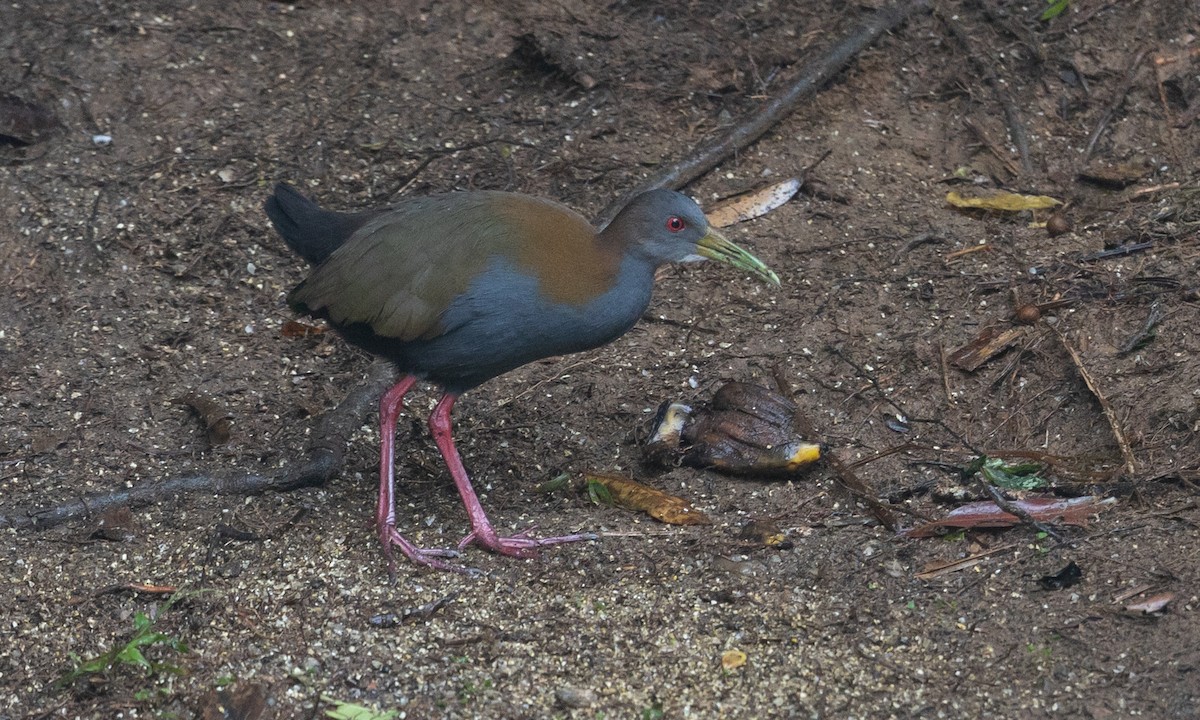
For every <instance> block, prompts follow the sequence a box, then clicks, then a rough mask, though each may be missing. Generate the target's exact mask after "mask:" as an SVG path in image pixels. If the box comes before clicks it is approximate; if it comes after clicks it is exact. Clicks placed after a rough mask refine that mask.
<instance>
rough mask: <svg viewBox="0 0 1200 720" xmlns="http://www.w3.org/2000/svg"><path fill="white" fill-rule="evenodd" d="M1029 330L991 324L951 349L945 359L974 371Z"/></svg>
mask: <svg viewBox="0 0 1200 720" xmlns="http://www.w3.org/2000/svg"><path fill="white" fill-rule="evenodd" d="M1027 332H1029V328H1028V327H1008V328H1005V327H999V326H996V325H992V326H989V327H986V328H984V329H982V330H980V331H979V334H978V335H976V336H975V339H974V340H972V341H971V342H969V343H967V344H966V345H963V346H962V347H960V348H958V349H956V350H953V351H951V352H950V354H949V355H947V356H946V359H947V360H949V361H950V364H951V365H953V366H955V367H957V368H961V369H963V370H966V371H967V372H974V371H975V370H977V369H978V368H979V367H981V366H982V365H983V364H984V363H986V362H987V361H988V360H991V359H992V358H994V357H996V356H997V355H999V354H1000V353H1002V352H1004V351H1005V350H1007V349H1008V348H1010V347H1012V346H1013V345H1014V344H1015V343H1016V342H1017V341H1019V340H1020V339H1021V338H1023V337H1025V334H1026V333H1027Z"/></svg>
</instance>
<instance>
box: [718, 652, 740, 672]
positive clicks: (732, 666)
mask: <svg viewBox="0 0 1200 720" xmlns="http://www.w3.org/2000/svg"><path fill="white" fill-rule="evenodd" d="M745 664H746V653H744V652H742V651H741V650H726V651H725V652H723V653H721V667H722V668H723V669H724V670H725V671H726V672H728V671H730V670H737V669H738V668H740V667H741V666H743V665H745Z"/></svg>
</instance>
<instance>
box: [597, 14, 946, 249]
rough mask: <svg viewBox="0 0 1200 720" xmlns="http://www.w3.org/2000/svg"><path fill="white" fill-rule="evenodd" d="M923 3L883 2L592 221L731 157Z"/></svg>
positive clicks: (609, 217) (678, 184)
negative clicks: (791, 76) (714, 134)
mask: <svg viewBox="0 0 1200 720" xmlns="http://www.w3.org/2000/svg"><path fill="white" fill-rule="evenodd" d="M929 7H930V0H912V1H910V2H901V3H896V4H894V5H888V6H886V7H884V8H883V9H881V10H879V11H878V12H876V13H875V14H874V15H872V16H871V17H870V18H868V19H867V21H866V22H865V23H863V24H862V26H861V27H860V28H859V29H858V30H856V31H854V32H853V33H851V34H850V35H849V36H847V37H846V38H844V39H843V40H842V41H841V42H839V43H837V44H836V45H834V46H833V47H831V48H829V49H828V50H827V51H826V52H825V54H824V55H822V56H821V57H818V58H817V59H816V60H814V61H813V62H812V63H810V64H809V65H808V67H806V68H805V69H804V70H803V71H802V72H801V73H800V75H799V77H797V78H796V79H795V80H794V81H793V82H792V84H791V86H790V87H788V89H787V91H786V92H784V93H783V94H782V95H780V96H779V97H777V98H775V99H774V100H772V101H771V102H769V103H767V104H766V105H764V106H763V107H761V108H759V109H757V110H755V111H754V112H752V113H750V114H749V115H748V116H746V117H745V118H743V120H742V122H740V123H739V124H737V125H735V126H734V127H733V128H731V129H730V130H729V132H728V133H726V134H725V136H724V137H722V138H720V139H718V140H716V141H714V142H712V143H710V144H709V145H706V146H703V147H700V148H697V149H696V150H695V151H694V152H692V153H691V155H689V156H688V157H686V158H684V159H683V160H680V161H679V162H677V163H675V164H673V165H668V166H666V167H664V168H662V169H661V170H659V171H658V172H656V173H654V174H653V175H651V176H650V177H648V178H646V180H645V182H643V183H642V184H641V185H640V186H639V187H638V188H637V189H636V190H633V191H630V192H629V193H627V194H625V195H623V196H621V197H619V198H617V199H616V200H615V201H613V202H612V203H610V204H609V205H608V207H606V208H604V210H602V211H601V212H600V215H599V222H598V224H599V225H602V226H603V225H607V224H608V223H609V221H611V220H612V219H613V217H615V216H616V214H617V211H618V210H620V209H621V208H623V207H625V205H626V204H627V203H628V202H629V201H630V200H631V199H632V198H633V196H634V195H637V194H639V193H643V192H646V191H647V190H653V189H655V188H661V187H670V188H681V187H683V186H684V185H687V184H688V183H690V182H691V181H693V180H695V179H696V178H698V177H700V176H701V175H703V174H704V173H706V172H708V171H709V170H712V169H713V168H714V167H716V166H717V165H718V164H720V163H721V162H722V161H724V160H726V159H728V158H730V157H732V156H733V155H734V153H736V152H738V151H739V150H742V149H743V148H746V147H749V146H750V145H751V144H753V143H754V141H755V140H758V139H759V138H760V137H762V136H763V135H764V134H766V132H767V131H768V130H770V129H771V128H772V127H774V126H775V125H776V124H778V123H779V122H780V121H781V120H783V119H784V118H785V117H787V116H788V115H790V114H791V113H792V111H793V110H795V109H796V106H798V105H799V104H800V102H801V101H802V100H805V99H807V98H809V97H810V96H812V95H815V94H816V92H817V90H819V89H820V88H821V86H822V85H824V84H825V83H827V82H829V80H831V79H832V78H833V76H834V75H836V74H837V73H838V72H840V71H841V70H842V68H844V67H845V66H846V65H847V64H848V63H849V62H850V61H851V60H853V59H854V58H855V56H857V55H858V54H859V53H861V52H862V51H863V50H865V49H866V48H867V47H868V46H870V45H871V43H873V42H875V40H877V39H878V38H879V36H880V35H883V34H884V33H886V32H888V31H890V30H893V29H895V28H896V27H898V26H899V25H900V24H902V23H903V22H904V21H905V20H907V19H908V17H909V16H910V15H912V14H913V13H915V12H918V11H922V12H924V11H927V10H928V9H929Z"/></svg>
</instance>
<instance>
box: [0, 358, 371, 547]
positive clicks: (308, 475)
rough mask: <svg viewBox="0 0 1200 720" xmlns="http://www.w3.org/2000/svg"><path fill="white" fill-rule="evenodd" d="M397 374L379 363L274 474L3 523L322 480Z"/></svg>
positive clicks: (99, 497)
mask: <svg viewBox="0 0 1200 720" xmlns="http://www.w3.org/2000/svg"><path fill="white" fill-rule="evenodd" d="M394 377H395V371H394V370H392V368H391V366H390V365H388V364H387V363H382V362H379V363H375V364H374V365H373V366H372V367H371V370H370V372H369V373H368V375H367V380H366V381H365V382H364V383H363V384H361V385H359V386H358V387H357V388H355V389H354V390H352V391H351V392H350V394H349V395H347V396H346V397H345V399H343V400H342V401H341V402H340V403H338V405H337V407H335V408H334V409H333V410H331V411H329V412H327V413H325V414H323V415H322V416H321V417H320V419H319V420H318V421H317V425H316V427H315V428H314V429H313V435H312V437H313V440H312V442H310V443H309V446H308V449H307V451H306V452H305V453H304V456H303V458H302V459H298V460H296V461H293V462H291V463H289V464H288V465H287V466H285V467H284V468H282V469H281V470H280V471H279V472H278V473H276V474H274V475H258V474H253V473H240V474H224V475H222V474H213V475H189V476H185V477H176V478H170V479H168V480H164V481H163V482H157V483H146V484H144V485H137V486H135V487H132V488H129V489H128V490H118V491H115V492H110V493H100V494H96V495H92V496H89V497H86V498H79V499H77V500H71V501H69V502H65V503H62V504H60V505H56V506H54V507H52V508H49V509H45V510H38V509H36V508H24V509H18V510H16V511H14V512H11V513H3V514H0V527H14V528H18V529H37V530H40V529H44V528H49V527H53V526H55V525H60V524H62V523H64V522H68V521H70V520H74V519H76V518H81V517H87V516H90V515H95V514H99V513H103V512H105V511H107V510H110V509H112V508H115V507H120V506H128V507H135V506H140V505H148V504H150V503H154V502H158V501H161V500H162V499H163V498H166V497H171V496H173V495H184V494H188V493H200V492H204V493H211V494H215V495H254V494H258V493H262V492H266V491H268V490H276V491H286V490H294V489H296V488H301V487H307V486H311V485H323V484H324V483H325V482H327V481H328V480H329V478H331V477H333V476H334V475H335V474H336V473H337V472H338V470H340V469H341V467H342V457H343V454H344V452H345V448H346V443H347V441H348V440H349V439H350V435H351V434H353V433H354V431H355V430H357V429H358V428H359V427H361V426H362V423H363V421H364V419H365V418H366V417H367V414H368V413H369V412H370V411H371V409H372V408H373V407H374V405H375V401H376V400H377V399H378V397H379V394H380V392H382V390H383V388H384V387H386V386H387V385H388V384H389V383H391V382H392V381H393V379H394Z"/></svg>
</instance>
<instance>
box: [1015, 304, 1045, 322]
mask: <svg viewBox="0 0 1200 720" xmlns="http://www.w3.org/2000/svg"><path fill="white" fill-rule="evenodd" d="M1013 315H1014V316H1015V317H1016V318H1017V322H1019V323H1021V324H1022V325H1032V324H1034V323H1035V322H1037V321H1038V320H1041V319H1042V310H1041V308H1039V307H1038V306H1037V305H1034V304H1033V303H1030V304H1028V305H1022V306H1021V307H1019V308H1017V311H1016V312H1015V313H1013Z"/></svg>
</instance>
